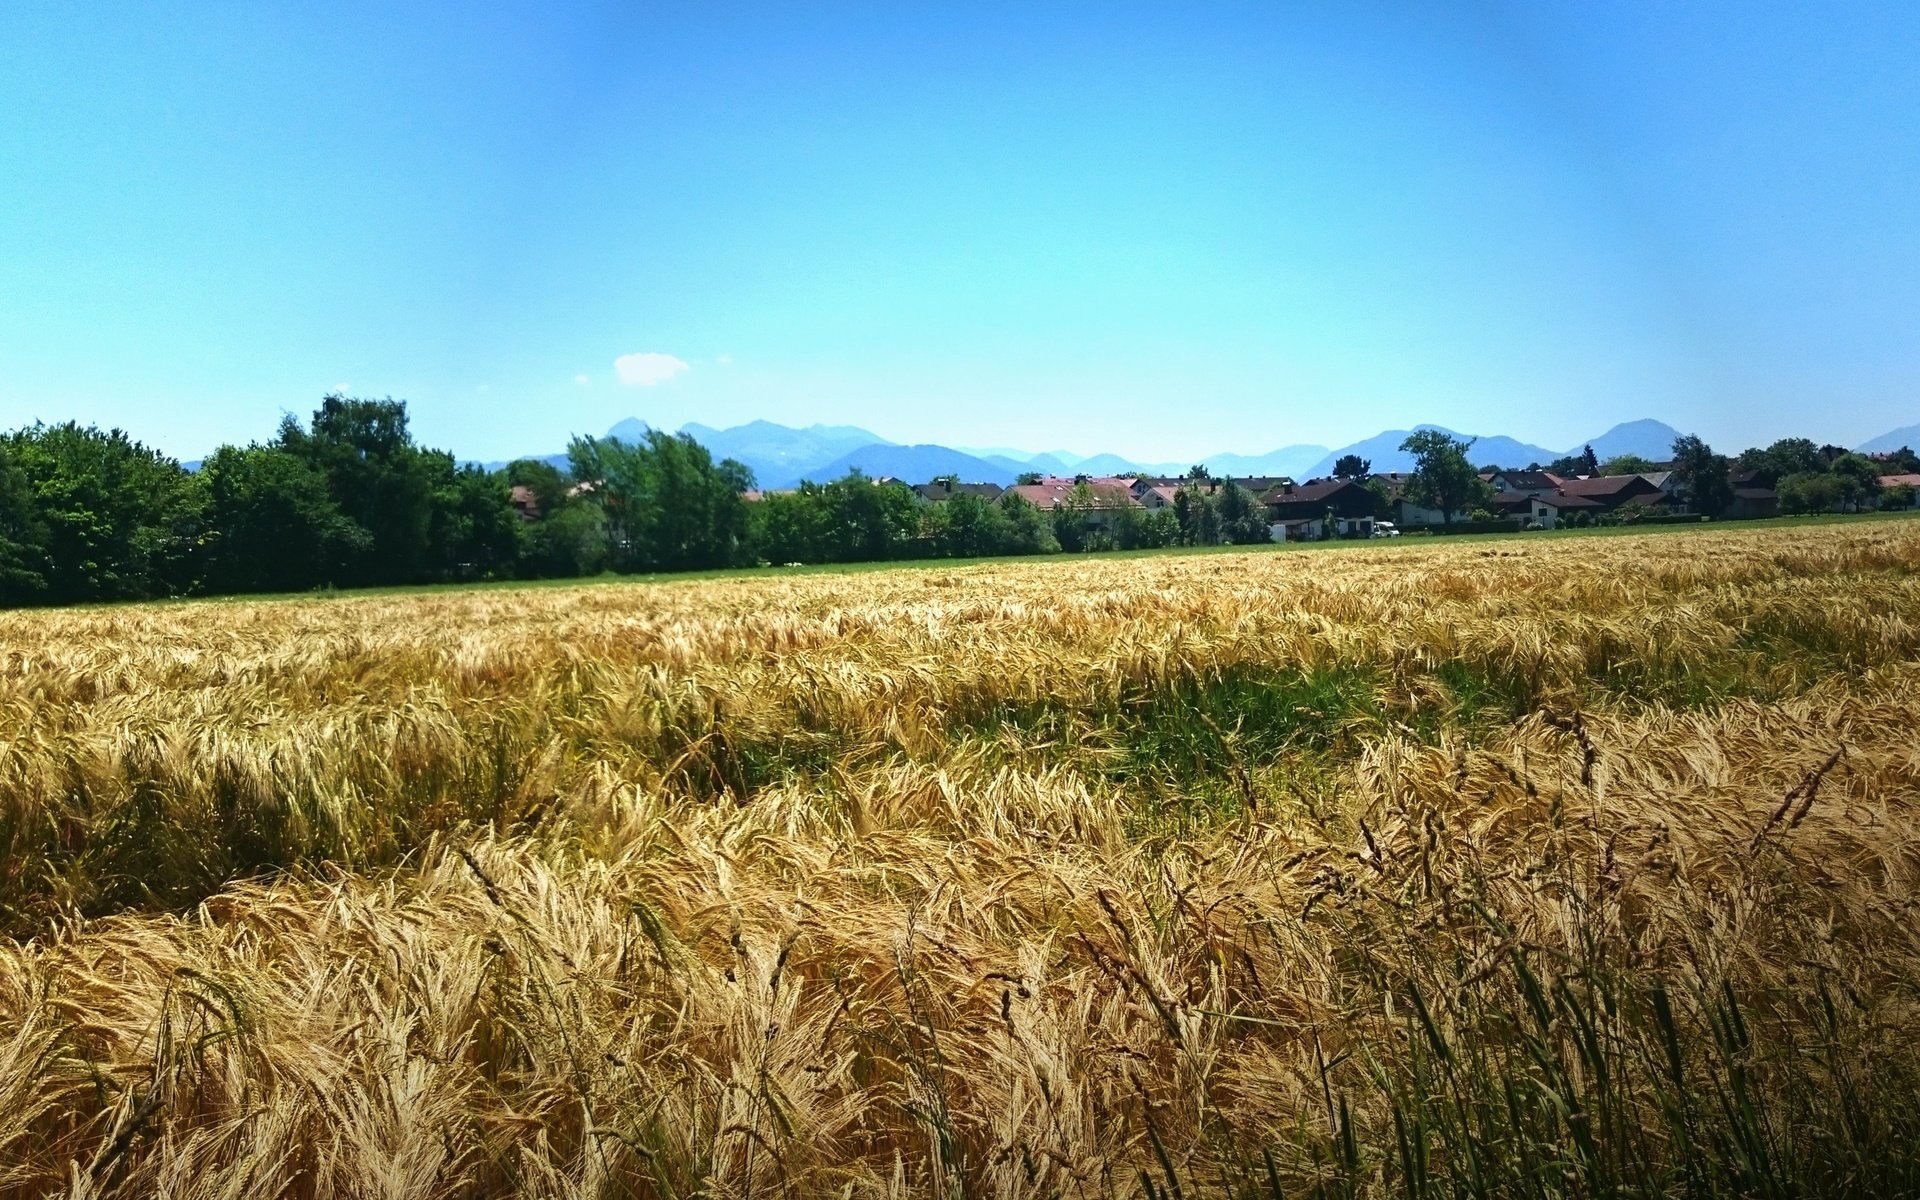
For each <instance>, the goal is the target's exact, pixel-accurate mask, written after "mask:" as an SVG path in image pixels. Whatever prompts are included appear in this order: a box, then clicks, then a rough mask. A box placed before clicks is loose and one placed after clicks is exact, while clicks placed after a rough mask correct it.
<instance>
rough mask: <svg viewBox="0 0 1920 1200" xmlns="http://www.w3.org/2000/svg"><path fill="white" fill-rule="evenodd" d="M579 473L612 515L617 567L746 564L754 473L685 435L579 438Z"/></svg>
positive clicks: (573, 462) (575, 454)
mask: <svg viewBox="0 0 1920 1200" xmlns="http://www.w3.org/2000/svg"><path fill="white" fill-rule="evenodd" d="M567 457H568V463H569V466H570V468H571V470H572V472H573V477H574V478H575V479H577V480H579V481H580V483H581V485H582V487H583V488H584V489H585V491H584V494H585V495H586V496H587V497H588V498H589V499H590V500H591V501H592V502H593V503H595V504H597V505H599V507H600V509H601V512H602V513H603V514H604V515H605V518H606V523H607V531H608V537H609V543H610V545H609V549H610V553H611V556H612V562H613V565H614V567H615V568H616V569H618V570H623V571H685V570H694V569H699V568H706V567H725V566H733V565H735V564H738V563H741V562H744V561H747V560H748V558H749V555H750V550H749V544H748V536H747V535H748V528H747V524H748V517H747V505H746V499H745V493H746V492H747V490H748V489H750V488H751V487H752V486H753V473H752V472H751V471H749V470H748V469H747V468H746V467H744V466H742V465H741V464H740V463H738V462H735V461H734V460H732V459H723V460H722V461H720V462H718V463H716V462H714V461H713V456H712V455H711V454H709V453H708V452H707V448H706V447H705V446H702V445H701V444H700V443H699V442H696V441H694V440H693V438H691V437H689V436H687V435H686V434H684V433H683V434H668V433H664V432H662V431H661V430H658V429H650V430H648V431H647V433H646V436H645V437H644V438H643V439H642V440H641V441H639V442H636V443H629V442H624V441H621V440H619V439H616V438H604V439H602V438H590V437H586V438H575V439H574V440H573V444H572V445H571V446H569V447H568V449H567Z"/></svg>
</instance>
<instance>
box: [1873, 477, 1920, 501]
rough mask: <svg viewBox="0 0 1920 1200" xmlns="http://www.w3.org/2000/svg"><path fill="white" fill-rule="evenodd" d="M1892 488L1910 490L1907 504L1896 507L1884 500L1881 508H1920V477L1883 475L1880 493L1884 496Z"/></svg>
mask: <svg viewBox="0 0 1920 1200" xmlns="http://www.w3.org/2000/svg"><path fill="white" fill-rule="evenodd" d="M1892 488H1906V489H1908V496H1907V502H1906V504H1905V505H1898V506H1896V505H1894V504H1890V503H1888V502H1886V501H1885V500H1884V499H1883V500H1882V501H1881V504H1880V507H1882V508H1894V507H1904V508H1920V475H1882V476H1880V491H1881V492H1882V493H1883V494H1884V493H1885V492H1887V491H1888V490H1889V489H1892Z"/></svg>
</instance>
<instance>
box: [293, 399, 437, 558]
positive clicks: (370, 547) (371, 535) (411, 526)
mask: <svg viewBox="0 0 1920 1200" xmlns="http://www.w3.org/2000/svg"><path fill="white" fill-rule="evenodd" d="M277 445H278V447H279V449H281V450H284V451H285V452H287V453H288V454H291V455H293V456H294V457H296V458H298V459H300V460H301V461H302V462H305V463H306V464H307V465H309V466H311V467H312V468H313V469H314V470H316V471H318V472H319V473H320V474H321V475H322V476H324V477H325V478H326V480H327V492H328V494H329V495H331V496H332V497H333V501H334V503H335V504H336V505H338V506H339V509H340V512H341V513H342V514H343V515H344V516H346V517H347V519H349V520H351V521H352V522H353V523H354V524H356V525H358V526H359V527H360V528H361V529H364V530H366V532H367V535H368V541H367V543H366V546H365V549H364V550H362V551H361V552H360V553H358V554H357V555H356V556H355V559H354V561H353V562H352V564H351V565H350V567H349V569H348V572H347V580H346V581H347V582H352V583H357V584H359V583H366V584H392V583H416V582H420V581H422V580H426V579H431V578H433V577H435V575H436V573H437V568H438V567H439V566H440V555H439V554H437V553H436V552H435V547H434V544H433V533H434V520H433V508H434V491H435V488H436V486H437V485H438V484H439V483H440V482H441V481H442V478H443V477H444V476H445V475H446V474H447V473H448V471H449V470H450V467H451V460H450V459H446V458H445V456H438V457H440V458H442V459H444V460H445V461H444V462H436V461H434V460H433V459H434V456H432V455H431V452H428V451H423V450H422V449H421V448H420V447H418V446H416V445H415V444H414V441H413V435H412V434H411V433H410V432H409V431H408V428H407V406H406V403H405V402H404V401H400V400H394V399H393V398H391V397H388V398H386V399H383V400H365V399H358V398H354V397H349V396H343V395H340V394H339V393H331V394H329V395H327V396H325V397H324V398H322V399H321V401H320V407H319V408H317V409H315V410H314V414H313V419H312V421H311V422H310V423H309V426H308V427H307V428H304V429H303V428H302V427H301V425H300V422H299V421H298V420H296V419H295V418H294V417H292V416H289V417H287V418H286V420H284V421H283V422H281V425H280V437H279V440H278V443H277Z"/></svg>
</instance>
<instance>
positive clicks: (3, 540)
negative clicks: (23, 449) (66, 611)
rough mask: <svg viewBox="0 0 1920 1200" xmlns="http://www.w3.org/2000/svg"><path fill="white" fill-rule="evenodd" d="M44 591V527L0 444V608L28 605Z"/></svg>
mask: <svg viewBox="0 0 1920 1200" xmlns="http://www.w3.org/2000/svg"><path fill="white" fill-rule="evenodd" d="M46 591H47V527H46V525H45V523H44V522H42V521H41V520H40V513H39V511H38V510H37V509H36V508H35V507H34V502H33V485H32V484H31V483H29V482H28V480H27V474H26V472H25V471H23V470H21V469H20V464H19V463H17V462H15V461H14V454H13V451H12V449H11V448H10V447H9V446H8V445H7V444H5V443H0V605H17V604H30V603H32V602H33V601H36V600H38V599H40V598H41V597H42V596H44V595H45V594H46Z"/></svg>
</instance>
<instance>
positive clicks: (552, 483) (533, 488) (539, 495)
mask: <svg viewBox="0 0 1920 1200" xmlns="http://www.w3.org/2000/svg"><path fill="white" fill-rule="evenodd" d="M507 486H508V487H510V488H516V487H523V488H526V489H527V490H528V491H530V492H532V493H533V502H534V504H535V505H537V506H538V507H539V509H540V515H541V516H542V517H543V518H544V517H549V516H552V515H553V514H555V513H557V512H559V511H560V510H561V509H562V508H565V507H566V506H567V505H568V504H569V503H571V501H572V497H570V496H569V495H568V488H569V487H570V486H571V484H570V481H569V480H568V479H567V473H566V472H565V471H562V470H561V469H560V468H559V467H556V466H554V465H553V464H552V463H550V462H547V461H546V460H544V459H539V458H521V459H515V460H514V461H513V462H510V463H508V464H507Z"/></svg>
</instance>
